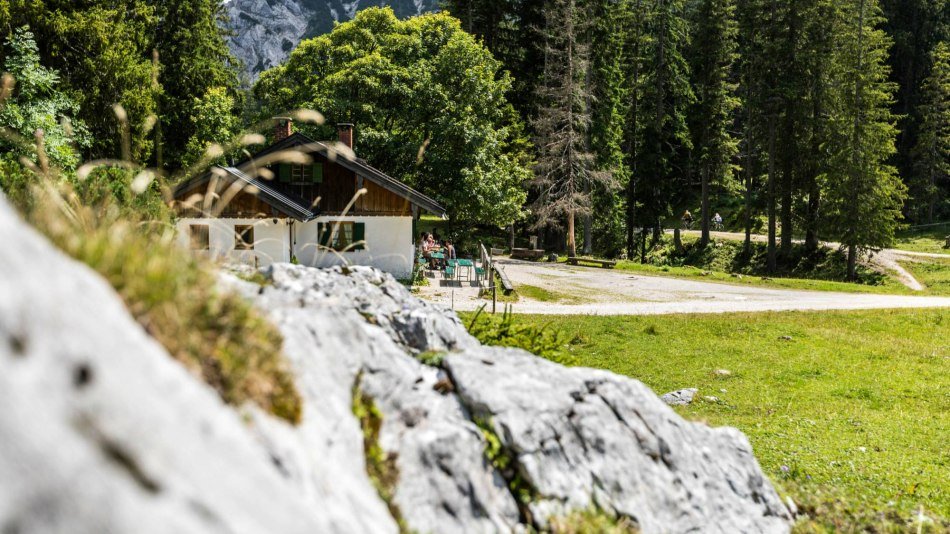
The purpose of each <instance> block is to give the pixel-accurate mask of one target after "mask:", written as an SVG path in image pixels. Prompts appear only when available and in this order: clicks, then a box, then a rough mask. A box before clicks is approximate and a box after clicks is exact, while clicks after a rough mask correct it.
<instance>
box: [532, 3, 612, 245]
mask: <svg viewBox="0 0 950 534" xmlns="http://www.w3.org/2000/svg"><path fill="white" fill-rule="evenodd" d="M585 14H586V13H584V12H583V10H581V9H580V8H579V6H578V0H553V2H552V4H551V5H550V6H549V8H548V10H547V13H546V15H547V16H546V23H545V38H546V49H545V66H544V78H543V82H542V85H541V87H540V89H539V95H538V96H539V98H541V99H542V101H543V104H542V107H541V109H540V111H539V113H538V117H537V119H536V120H535V121H534V122H533V126H534V129H535V135H536V145H537V147H538V162H537V166H536V169H535V174H536V179H535V186H536V189H537V191H538V198H537V200H536V201H535V203H534V214H535V216H536V217H537V223H536V225H538V226H545V225H551V226H561V221H565V222H566V225H565V226H566V233H567V253H568V255H569V256H571V257H574V256H576V255H577V245H576V240H575V233H576V232H575V221H576V218H577V217H578V216H583V215H585V214H587V213H589V211H590V195H589V191H590V187H589V186H590V185H593V184H598V185H608V184H610V183H611V179H612V178H611V175H610V173H607V172H603V171H599V170H597V165H596V163H597V162H596V158H595V156H594V154H593V153H591V152H590V151H589V144H588V135H589V132H590V122H591V114H590V108H589V103H590V98H589V91H590V87H589V86H588V85H587V83H586V82H587V76H586V74H587V69H588V68H589V59H590V50H589V47H588V46H586V44H585V43H584V42H583V41H582V35H583V34H584V32H585V31H586V30H587V28H586V24H587V20H586V17H585V16H584V15H585Z"/></svg>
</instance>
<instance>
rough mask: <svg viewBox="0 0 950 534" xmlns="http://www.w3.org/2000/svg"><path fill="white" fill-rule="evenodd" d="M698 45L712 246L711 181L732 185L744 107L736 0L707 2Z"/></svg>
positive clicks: (705, 225) (704, 188)
mask: <svg viewBox="0 0 950 534" xmlns="http://www.w3.org/2000/svg"><path fill="white" fill-rule="evenodd" d="M696 24H697V28H696V30H695V32H694V37H693V42H692V43H691V47H692V75H693V88H694V92H695V94H696V104H695V106H694V107H693V112H692V113H691V118H692V120H693V124H694V128H695V129H696V133H695V136H694V138H695V141H696V147H695V152H696V155H697V159H698V166H699V173H700V183H701V227H702V237H701V238H700V243H701V244H702V246H706V245H707V244H708V243H709V222H710V219H711V218H712V214H711V212H710V211H711V210H710V206H709V194H710V192H709V189H710V185H711V182H715V183H718V184H720V186H723V185H726V184H727V183H729V182H731V181H732V173H733V164H732V159H733V158H734V157H735V155H736V153H737V150H738V144H737V141H736V140H735V139H734V138H733V136H732V134H731V132H730V126H731V124H732V122H733V112H734V111H735V109H736V108H737V107H738V105H739V99H738V98H737V97H736V90H737V86H736V84H735V82H734V81H733V72H732V67H733V64H734V63H735V60H736V46H737V43H736V36H737V35H736V34H737V32H738V25H737V22H736V20H735V3H734V2H733V0H702V3H701V4H700V6H699V10H698V13H697V19H696Z"/></svg>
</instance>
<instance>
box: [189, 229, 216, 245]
mask: <svg viewBox="0 0 950 534" xmlns="http://www.w3.org/2000/svg"><path fill="white" fill-rule="evenodd" d="M188 235H189V236H190V238H191V249H192V250H208V249H210V248H211V238H210V230H209V228H208V225H207V224H192V225H189V226H188Z"/></svg>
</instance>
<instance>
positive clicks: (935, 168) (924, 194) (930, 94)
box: [911, 43, 950, 223]
mask: <svg viewBox="0 0 950 534" xmlns="http://www.w3.org/2000/svg"><path fill="white" fill-rule="evenodd" d="M932 64H933V66H932V67H931V70H930V74H929V75H928V76H927V78H926V79H925V80H924V83H923V87H922V88H921V97H922V101H921V104H920V107H919V112H920V129H919V137H918V139H917V146H916V148H915V150H914V159H915V162H916V165H915V169H914V170H915V171H916V172H915V175H914V180H913V181H912V183H911V187H912V189H911V192H912V196H913V198H914V204H915V207H916V210H917V213H916V214H915V215H916V216H917V220H921V221H926V222H928V223H932V222H934V220H935V218H936V216H937V215H938V209H939V208H941V207H946V206H941V205H940V203H941V202H943V203H944V204H945V205H946V204H947V198H948V197H950V45H948V44H947V43H939V44H938V45H937V46H936V47H935V48H934V50H933V54H932Z"/></svg>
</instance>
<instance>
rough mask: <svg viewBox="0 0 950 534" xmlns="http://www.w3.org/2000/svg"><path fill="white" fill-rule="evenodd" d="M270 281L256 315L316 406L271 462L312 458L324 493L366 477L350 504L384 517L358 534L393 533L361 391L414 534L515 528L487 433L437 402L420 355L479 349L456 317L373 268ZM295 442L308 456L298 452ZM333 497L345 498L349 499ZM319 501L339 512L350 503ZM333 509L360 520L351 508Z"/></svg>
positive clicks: (278, 273) (439, 397) (449, 399)
mask: <svg viewBox="0 0 950 534" xmlns="http://www.w3.org/2000/svg"><path fill="white" fill-rule="evenodd" d="M267 274H268V277H269V279H270V281H271V282H272V284H271V285H269V286H268V287H266V288H264V289H263V290H262V291H259V292H255V291H252V292H251V293H259V294H258V295H257V296H256V297H255V298H256V301H257V303H258V305H259V306H260V308H261V309H263V310H267V311H269V312H270V314H271V317H272V319H273V320H274V321H275V323H276V324H277V326H278V327H279V328H280V329H281V331H282V332H283V333H284V336H285V339H286V341H285V347H284V350H285V352H286V354H287V355H288V358H289V359H290V361H291V363H292V365H293V366H294V368H295V370H296V375H297V376H298V378H299V383H300V385H301V387H302V393H303V395H304V397H305V398H306V401H307V402H306V406H307V409H306V410H305V411H304V423H303V425H302V426H301V435H300V436H299V439H298V440H293V439H289V440H288V439H287V438H288V437H289V436H284V438H281V437H280V436H276V435H271V436H270V438H271V439H272V445H271V450H272V454H275V455H279V456H280V457H281V458H282V463H291V464H292V463H293V462H294V460H293V457H288V456H287V455H281V454H280V452H279V451H280V450H281V449H286V448H287V447H288V446H289V447H291V448H292V449H294V450H297V449H303V450H306V451H310V454H311V456H312V459H311V461H310V462H309V467H302V468H295V470H302V471H303V472H308V471H309V472H311V473H312V474H313V476H314V477H315V480H314V484H319V482H320V481H327V480H330V481H346V480H355V479H357V478H359V477H361V476H362V478H363V479H364V480H365V481H366V483H365V484H364V486H366V487H364V488H362V491H360V492H354V493H352V495H351V497H349V498H348V500H349V501H353V500H354V499H359V500H365V501H369V502H370V503H371V504H372V506H369V507H367V508H368V510H367V511H366V512H365V515H368V516H378V517H377V519H376V520H374V524H376V525H377V526H376V528H372V526H370V525H365V524H364V525H363V528H359V529H357V530H359V531H361V532H386V531H392V530H393V529H394V528H395V523H392V524H390V525H384V524H383V523H384V521H383V517H382V516H384V515H385V512H386V510H385V508H383V505H382V503H381V501H380V499H379V497H378V495H376V494H375V490H373V489H372V487H371V486H369V483H368V479H367V478H366V470H365V465H364V461H363V458H362V456H361V455H360V454H359V453H357V451H362V434H361V433H360V429H359V426H358V423H357V421H356V419H354V418H353V416H352V395H353V387H354V386H358V387H359V388H360V389H361V390H362V391H364V392H365V393H366V394H368V395H369V396H370V397H372V398H373V400H374V402H375V404H376V406H377V408H378V409H379V410H380V411H381V412H382V416H383V417H382V419H383V426H382V431H381V436H380V445H381V447H382V448H383V450H385V451H386V452H387V453H390V454H392V455H394V456H395V459H396V465H397V468H398V473H399V476H398V481H397V483H396V486H395V488H394V490H395V491H394V504H395V506H396V507H397V508H398V509H399V511H400V513H401V515H402V517H403V519H404V520H405V521H406V524H407V525H408V527H409V528H410V529H411V530H413V531H417V532H433V533H438V532H460V531H466V532H498V531H507V530H511V529H513V528H514V527H515V526H516V525H517V524H518V520H519V515H518V508H517V506H516V504H515V501H514V499H513V498H512V496H511V494H510V493H509V492H508V489H507V487H506V485H505V481H504V480H503V479H502V478H501V476H500V475H499V474H498V473H497V472H495V470H494V469H493V468H492V466H491V465H490V464H488V462H487V461H486V460H485V457H484V450H485V442H484V438H483V437H482V435H481V433H480V430H479V429H478V427H477V426H476V425H475V424H473V423H472V422H471V421H470V420H469V419H468V418H467V416H466V413H465V411H464V409H463V408H462V406H461V404H460V403H459V401H458V399H457V398H456V397H455V396H454V395H443V394H441V393H439V392H437V391H436V389H435V385H436V383H437V382H438V381H439V380H440V379H441V378H442V377H441V376H440V371H438V370H437V369H436V368H433V367H428V366H425V365H422V364H421V363H419V361H418V360H416V359H415V358H414V357H412V356H410V354H411V353H413V352H419V351H448V350H453V349H458V348H459V347H473V346H476V345H477V342H476V341H475V340H474V338H472V337H471V336H469V335H468V334H467V333H466V332H465V330H464V328H463V327H462V326H461V324H460V323H459V322H458V319H457V318H456V317H455V315H454V314H450V313H447V312H446V311H445V310H444V309H443V308H440V307H438V306H435V305H431V304H428V303H425V302H422V301H420V300H418V299H415V298H413V297H412V296H411V295H410V294H409V292H408V291H407V290H406V289H405V288H404V287H403V286H402V285H401V284H399V283H398V282H396V281H395V280H394V279H393V278H392V277H390V276H388V275H383V274H382V273H380V272H379V271H377V270H374V269H369V268H361V267H356V268H349V269H346V270H344V269H342V268H339V267H337V268H333V269H327V270H317V269H311V268H307V267H301V266H292V265H274V266H273V267H271V268H270V269H269V270H268V271H267ZM311 420H312V421H313V424H312V425H311V424H310V421H311ZM306 429H310V431H307V430H306ZM305 431H306V435H303V433H304V432H305ZM294 441H298V442H299V445H302V447H301V446H298V445H288V443H293V442H294ZM278 444H283V445H278ZM356 457H358V460H359V461H358V462H357V461H356V460H357V458H356ZM325 466H326V467H330V468H331V472H330V473H327V472H325V471H324V470H323V467H325ZM344 471H345V472H344ZM333 489H334V493H339V492H340V491H341V489H345V488H340V487H336V488H333ZM367 491H371V492H373V493H372V494H371V495H367V494H366V492H367ZM360 495H362V496H361V497H360ZM319 498H320V499H328V500H329V501H330V502H337V501H339V500H340V499H341V496H340V495H334V494H322V495H320V496H319ZM331 507H338V508H340V509H343V510H345V511H346V512H347V513H353V514H359V513H360V511H359V510H354V509H353V507H352V502H348V503H338V504H336V505H334V506H331ZM386 517H388V516H386ZM343 531H345V530H343Z"/></svg>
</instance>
